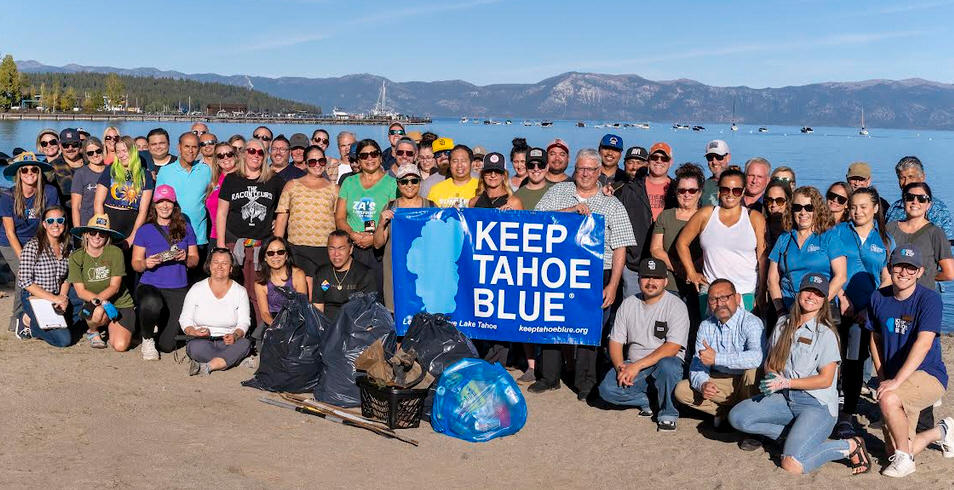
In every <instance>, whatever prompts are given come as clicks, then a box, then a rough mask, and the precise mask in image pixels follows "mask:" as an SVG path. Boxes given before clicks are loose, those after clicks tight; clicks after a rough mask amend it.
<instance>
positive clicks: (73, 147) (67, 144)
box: [63, 142, 83, 150]
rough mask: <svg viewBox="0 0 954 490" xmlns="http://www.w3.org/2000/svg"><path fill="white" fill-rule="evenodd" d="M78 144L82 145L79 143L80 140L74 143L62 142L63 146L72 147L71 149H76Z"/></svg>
mask: <svg viewBox="0 0 954 490" xmlns="http://www.w3.org/2000/svg"><path fill="white" fill-rule="evenodd" d="M80 146H83V143H80V142H76V143H63V148H69V149H72V150H75V149H78V148H79V147H80Z"/></svg>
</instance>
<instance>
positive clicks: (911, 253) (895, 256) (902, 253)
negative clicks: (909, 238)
mask: <svg viewBox="0 0 954 490" xmlns="http://www.w3.org/2000/svg"><path fill="white" fill-rule="evenodd" d="M899 264H908V265H913V266H915V267H924V261H923V260H922V258H921V249H919V248H918V247H915V246H914V245H911V244H910V243H905V244H903V245H898V248H896V249H894V251H893V252H891V265H899Z"/></svg>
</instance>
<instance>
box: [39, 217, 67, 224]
mask: <svg viewBox="0 0 954 490" xmlns="http://www.w3.org/2000/svg"><path fill="white" fill-rule="evenodd" d="M43 222H44V223H46V224H48V225H52V224H54V223H55V224H58V225H62V224H63V223H66V218H64V217H62V216H60V217H59V218H46V219H45V220H43Z"/></svg>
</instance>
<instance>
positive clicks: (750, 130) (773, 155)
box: [0, 119, 954, 332]
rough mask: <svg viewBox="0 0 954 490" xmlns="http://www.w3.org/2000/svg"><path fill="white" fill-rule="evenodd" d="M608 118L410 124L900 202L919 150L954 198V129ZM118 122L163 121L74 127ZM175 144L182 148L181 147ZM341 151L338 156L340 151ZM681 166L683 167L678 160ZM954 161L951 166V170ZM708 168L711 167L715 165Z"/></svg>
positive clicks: (7, 128) (37, 124)
mask: <svg viewBox="0 0 954 490" xmlns="http://www.w3.org/2000/svg"><path fill="white" fill-rule="evenodd" d="M602 122H603V121H586V127H584V128H578V127H576V121H554V125H553V127H547V128H544V127H540V126H529V127H528V126H522V125H521V124H520V121H518V120H514V124H513V125H509V126H508V125H503V124H502V125H483V124H472V123H467V124H461V123H460V122H459V121H458V120H457V119H437V120H435V121H434V122H433V123H431V124H428V125H425V126H414V127H409V128H408V129H409V130H413V129H416V130H420V131H428V130H429V131H433V132H435V133H437V134H439V135H441V136H445V137H450V138H453V139H454V141H455V142H458V143H464V144H467V145H469V146H471V147H474V146H476V145H481V146H484V147H485V148H487V149H488V150H489V151H499V152H500V153H503V154H504V155H507V154H508V153H509V151H510V147H511V144H510V142H511V140H512V139H513V138H514V137H516V136H520V137H524V138H526V139H527V142H528V143H529V144H530V145H531V146H540V147H545V146H546V144H547V142H549V141H550V140H552V139H553V138H557V137H559V138H562V139H563V140H565V141H566V142H567V143H568V144H569V145H570V149H571V151H573V152H575V151H576V150H578V149H580V148H583V147H592V148H595V147H596V146H597V145H598V144H599V140H600V138H601V137H602V136H603V135H604V134H606V133H607V132H613V133H615V134H617V135H619V136H621V137H622V138H623V141H624V143H625V145H624V146H626V147H630V146H636V145H638V146H643V147H645V148H649V147H650V146H651V145H652V144H653V143H654V142H656V141H665V142H667V143H669V144H670V145H672V148H673V153H674V155H673V157H674V162H675V163H677V164H678V163H682V162H686V161H691V162H696V163H699V164H701V165H702V166H703V168H706V165H705V159H704V158H703V154H704V150H705V145H706V143H707V142H708V141H710V140H713V139H723V140H725V141H726V142H728V144H729V147H730V148H731V151H732V161H733V162H734V163H736V164H739V165H741V164H743V163H744V162H745V160H747V159H749V158H751V157H754V156H762V157H765V158H767V159H768V160H769V161H770V162H772V166H773V167H777V166H780V165H785V166H789V167H792V168H793V169H795V172H796V173H797V180H798V184H799V185H813V186H815V187H818V188H819V189H820V190H821V191H822V192H824V191H825V189H826V188H827V186H828V185H829V184H830V183H831V182H833V181H836V180H844V178H845V173H846V171H847V168H848V164H849V163H851V162H854V161H865V162H868V163H869V164H870V165H871V169H872V172H873V175H872V178H873V180H872V181H873V183H874V185H875V186H877V187H878V189H879V191H880V192H881V193H882V195H883V196H884V197H885V199H887V200H888V202H894V201H895V200H897V199H898V198H899V197H900V190H899V189H898V184H897V182H898V181H897V178H896V177H895V174H894V165H895V164H896V163H897V162H898V160H899V159H900V158H901V157H903V156H905V155H916V156H917V157H918V158H920V159H921V161H922V162H924V164H925V167H926V170H927V174H928V182H929V183H930V184H931V188H932V190H933V191H934V195H935V197H936V198H939V199H941V200H943V201H944V202H945V203H946V204H948V205H949V206H951V205H954V172H952V171H951V170H950V168H949V165H950V163H951V160H952V158H954V157H952V155H954V132H947V131H918V130H881V129H878V128H869V131H870V135H869V136H867V137H862V136H859V135H858V128H826V127H816V128H814V129H815V132H814V133H813V134H802V133H800V132H799V128H797V127H789V126H770V127H769V132H767V133H759V132H758V131H757V130H758V126H748V125H743V126H740V127H739V130H738V131H730V130H729V126H728V125H712V126H708V130H707V131H689V130H674V129H672V128H671V125H672V124H671V123H653V124H651V128H650V129H648V130H642V129H635V128H624V129H615V130H610V129H608V128H594V127H593V126H594V125H595V124H600V123H602ZM70 125H71V124H70V123H69V122H65V121H56V122H54V121H0V150H2V151H4V152H6V153H7V154H9V153H11V150H12V149H13V148H14V147H17V146H20V147H23V148H26V149H28V150H33V149H35V142H36V135H37V133H38V132H39V131H40V130H41V129H43V128H47V127H51V128H54V129H56V130H61V129H63V128H66V127H69V126H70ZM109 125H114V126H116V127H118V128H119V129H120V131H121V133H122V134H129V135H145V134H146V133H147V132H148V131H149V130H150V129H152V128H155V127H157V126H159V125H160V124H159V123H156V122H119V121H117V122H113V123H106V122H90V121H78V122H77V124H75V125H73V126H81V127H83V128H85V129H86V130H87V131H89V132H90V133H91V134H93V135H97V136H100V137H101V136H102V132H103V130H104V129H105V128H106V127H107V126H109ZM161 125H162V126H163V127H164V128H165V129H166V130H167V131H168V132H169V134H170V135H172V138H173V140H175V138H176V137H177V135H178V134H181V133H182V132H185V131H188V130H189V127H190V124H189V123H169V122H164V123H162V124H161ZM256 126H257V125H255V124H241V123H220V124H212V125H211V126H210V129H211V131H212V132H213V133H215V134H217V135H218V137H219V138H220V139H223V140H224V139H227V138H228V137H230V136H231V135H233V134H242V135H245V136H246V137H247V136H249V135H251V132H252V130H253V129H254V128H255V127H256ZM270 128H271V129H272V130H273V131H274V133H275V134H276V135H277V134H279V133H284V134H285V136H286V137H290V136H291V134H292V133H296V132H302V133H305V134H306V135H308V136H311V132H312V131H313V130H314V129H316V127H315V126H310V125H309V126H305V125H294V124H277V125H271V126H270ZM325 129H327V130H328V131H329V133H331V135H332V138H333V137H334V135H336V134H337V133H338V132H339V131H345V130H348V131H353V132H354V133H355V134H357V135H358V139H361V138H374V139H376V140H377V141H378V142H379V143H382V146H383V145H384V144H386V141H387V127H383V126H356V125H331V126H326V127H325ZM173 151H174V150H173ZM336 153H337V151H336V150H332V156H335V157H337V156H338V155H337V154H336ZM674 167H675V166H674ZM944 168H948V170H943V169H944ZM707 173H708V170H707ZM946 286H948V287H947V288H946V291H945V293H944V330H945V331H951V332H954V285H952V284H950V283H948V284H946Z"/></svg>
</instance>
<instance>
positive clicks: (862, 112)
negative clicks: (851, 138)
mask: <svg viewBox="0 0 954 490" xmlns="http://www.w3.org/2000/svg"><path fill="white" fill-rule="evenodd" d="M858 134H859V135H861V136H868V128H866V127H865V108H864V107H862V108H861V131H858Z"/></svg>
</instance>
